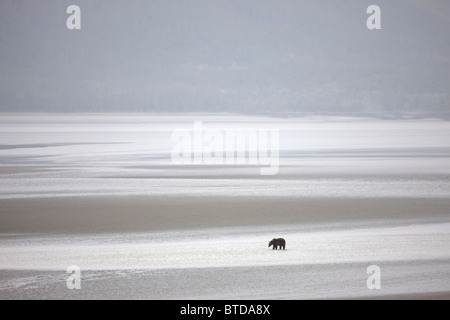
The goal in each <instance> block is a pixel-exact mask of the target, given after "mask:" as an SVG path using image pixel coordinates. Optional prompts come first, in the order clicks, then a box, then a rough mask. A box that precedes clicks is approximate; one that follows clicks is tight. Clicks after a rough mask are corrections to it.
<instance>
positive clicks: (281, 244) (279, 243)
mask: <svg viewBox="0 0 450 320" xmlns="http://www.w3.org/2000/svg"><path fill="white" fill-rule="evenodd" d="M270 246H273V250H278V247H280V250H281V249H283V250H285V249H286V240H284V239H283V238H279V239H275V238H273V239H272V240H271V241H270V242H269V248H270Z"/></svg>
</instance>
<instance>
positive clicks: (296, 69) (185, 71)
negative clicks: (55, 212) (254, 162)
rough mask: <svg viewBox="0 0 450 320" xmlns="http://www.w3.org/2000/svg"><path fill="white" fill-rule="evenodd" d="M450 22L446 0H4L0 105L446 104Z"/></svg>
mask: <svg viewBox="0 0 450 320" xmlns="http://www.w3.org/2000/svg"><path fill="white" fill-rule="evenodd" d="M71 4H76V5H78V6H80V8H81V30H74V31H71V30H68V29H67V27H66V20H67V18H68V17H69V14H67V13H66V9H67V7H68V6H69V5H71ZM372 4H376V5H379V6H380V7H381V19H382V21H381V26H382V30H373V31H371V30H368V29H367V27H366V21H367V18H368V17H369V14H367V13H366V10H367V7H368V6H369V5H372ZM449 31H450V2H449V1H448V0H432V1H420V0H388V1H387V0H370V1H366V0H341V1H335V0H314V1H312V0H311V1H299V0H277V1H274V0H189V1H178V0H169V1H163V0H152V1H138V0H133V1H123V0H114V1H112V0H107V1H106V0H95V1H84V0H71V1H61V0H46V1H31V0H21V1H17V0H1V2H0V111H3V112H232V113H244V114H271V115H280V116H282V115H295V114H301V113H319V114H320V113H321V114H324V113H332V114H373V115H377V116H391V115H397V116H398V115H405V114H408V115H418V114H420V115H424V114H426V115H428V114H433V115H441V116H445V117H448V115H449V114H450V96H449V92H450V41H449V40H450V32H449Z"/></svg>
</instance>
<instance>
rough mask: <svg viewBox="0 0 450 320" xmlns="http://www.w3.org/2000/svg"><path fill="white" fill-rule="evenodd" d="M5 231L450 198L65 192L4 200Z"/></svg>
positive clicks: (111, 227)
mask: <svg viewBox="0 0 450 320" xmlns="http://www.w3.org/2000/svg"><path fill="white" fill-rule="evenodd" d="M0 206H1V211H0V233H1V234H21V233H40V234H91V233H122V232H124V233H126V232H152V231H166V230H178V229H181V230H184V229H188V230H195V229H202V228H220V227H248V226H270V225H293V224H295V225H298V224H305V225H307V224H320V223H328V222H339V223H344V224H345V222H346V221H353V222H355V221H357V222H360V223H363V222H368V223H369V222H370V224H372V225H376V223H377V221H378V222H380V221H381V222H382V223H386V222H387V221H391V223H392V224H395V223H396V222H398V221H399V220H403V222H405V221H407V220H420V219H426V220H428V221H433V220H436V221H441V220H446V221H448V220H450V212H449V211H448V208H449V207H450V199H427V198H425V199H376V198H375V199H373V198H371V199H360V198H356V199H351V198H350V199H336V198H288V197H286V198H267V197H264V198H257V197H252V198H249V197H208V198H202V197H185V198H179V197H176V198H175V197H142V196H138V197H133V196H130V197H127V196H121V197H67V198H66V197H61V198H37V199H34V198H33V199H5V200H0Z"/></svg>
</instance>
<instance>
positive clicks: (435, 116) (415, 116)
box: [0, 111, 450, 121]
mask: <svg viewBox="0 0 450 320" xmlns="http://www.w3.org/2000/svg"><path fill="white" fill-rule="evenodd" d="M5 115H6V116H8V115H10V116H51V115H60V116H63V115H64V116H114V117H118V116H162V117H166V116H167V117H171V116H174V117H182V116H183V117H198V116H213V117H214V116H216V117H217V116H221V117H263V118H264V117H270V118H279V119H288V118H296V119H302V118H322V117H327V118H329V117H336V118H349V119H376V120H444V121H450V113H386V114H382V113H357V112H348V113H344V112H336V113H334V112H321V113H310V112H277V113H273V112H267V113H248V114H245V113H244V114H241V113H229V112H188V113H184V112H46V111H43V112H0V117H1V116H5Z"/></svg>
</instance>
